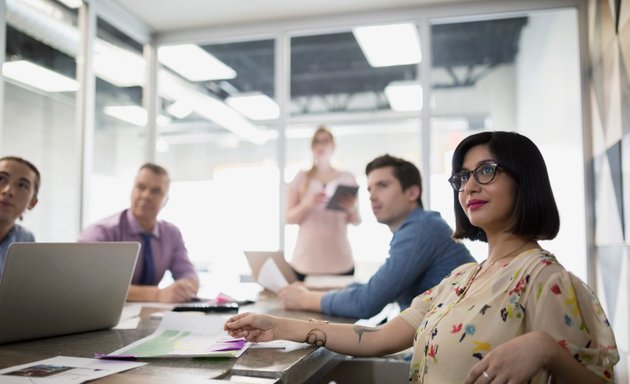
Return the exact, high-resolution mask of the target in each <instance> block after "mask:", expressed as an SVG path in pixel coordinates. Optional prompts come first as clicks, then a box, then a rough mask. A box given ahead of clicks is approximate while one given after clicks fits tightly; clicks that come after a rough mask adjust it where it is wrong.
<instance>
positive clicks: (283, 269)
mask: <svg viewBox="0 0 630 384" xmlns="http://www.w3.org/2000/svg"><path fill="white" fill-rule="evenodd" d="M243 253H245V258H247V262H248V263H249V266H250V268H251V270H252V276H253V277H254V280H256V281H257V282H258V283H260V284H262V285H263V286H265V285H267V284H265V283H264V282H261V279H260V272H261V270H262V268H263V266H264V265H265V262H267V260H269V259H271V260H272V261H273V262H274V263H275V264H276V266H277V267H278V269H279V270H280V273H281V274H282V276H284V278H285V279H286V281H287V283H289V284H291V283H292V282H294V281H296V280H297V276H296V275H295V272H293V269H292V268H291V266H290V265H289V263H288V262H287V261H286V260H285V258H284V253H283V252H282V251H244V252H243ZM265 288H268V289H269V287H267V286H265ZM272 290H273V289H272Z"/></svg>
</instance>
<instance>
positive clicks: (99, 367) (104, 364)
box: [0, 356, 147, 384]
mask: <svg viewBox="0 0 630 384" xmlns="http://www.w3.org/2000/svg"><path fill="white" fill-rule="evenodd" d="M146 364H147V363H136V362H130V361H104V360H98V359H85V358H80V357H67V356H57V357H53V358H50V359H46V360H40V361H35V362H33V363H29V364H22V365H18V366H15V367H10V368H6V369H3V370H0V382H1V383H3V384H14V383H15V384H21V383H34V382H36V383H44V384H78V383H84V382H86V381H90V380H96V379H99V378H101V377H105V376H109V375H113V374H114V373H118V372H122V371H126V370H128V369H132V368H136V367H140V366H142V365H146Z"/></svg>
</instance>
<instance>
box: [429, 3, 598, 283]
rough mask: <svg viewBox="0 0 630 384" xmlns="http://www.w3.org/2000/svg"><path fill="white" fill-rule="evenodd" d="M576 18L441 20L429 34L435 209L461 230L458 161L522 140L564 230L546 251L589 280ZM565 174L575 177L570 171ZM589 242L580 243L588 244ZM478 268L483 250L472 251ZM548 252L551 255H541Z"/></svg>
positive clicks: (477, 246) (527, 15) (552, 13)
mask: <svg viewBox="0 0 630 384" xmlns="http://www.w3.org/2000/svg"><path fill="white" fill-rule="evenodd" d="M577 22H578V19H577V12H576V10H575V9H557V10H549V11H537V12H523V13H520V14H514V13H511V14H508V15H501V14H491V15H487V16H476V17H474V18H472V17H470V18H468V20H467V19H466V18H465V17H463V18H461V17H460V18H457V20H455V21H451V20H449V19H435V20H433V21H432V25H431V47H432V65H431V76H430V81H431V89H432V98H431V132H432V133H431V138H432V141H431V161H430V163H431V184H430V185H431V196H432V201H431V207H432V209H435V210H438V211H440V212H442V215H443V216H444V217H445V218H446V219H447V220H448V221H449V223H451V225H452V226H453V225H454V214H453V193H452V190H451V187H450V185H449V184H448V183H447V182H445V180H446V179H447V178H448V177H449V176H450V169H451V163H450V161H451V155H452V152H453V150H454V149H455V147H456V146H457V144H458V143H459V142H460V141H461V139H462V138H464V137H466V136H468V135H470V134H472V133H475V132H480V131H486V130H506V131H517V132H519V133H522V134H524V135H526V136H528V137H529V138H531V139H532V140H533V141H534V142H535V143H536V144H537V145H538V146H539V148H540V149H541V151H542V153H543V156H544V157H545V161H546V162H547V167H548V171H549V174H550V178H551V182H552V187H553V190H554V193H555V194H556V199H557V203H558V206H559V210H560V219H561V222H562V225H561V228H560V233H559V235H558V237H557V238H556V239H555V240H553V241H552V242H551V243H550V244H549V250H550V251H552V252H554V253H556V254H557V255H558V258H559V259H560V261H561V262H562V263H563V264H564V265H565V266H566V267H567V268H568V269H569V270H571V271H572V272H574V273H575V274H577V275H578V276H580V277H581V278H583V279H584V280H586V278H587V276H586V241H576V238H575V234H577V233H580V234H583V233H585V231H586V224H585V217H584V215H583V214H582V212H581V211H580V214H576V210H580V209H581V208H576V207H583V206H584V204H585V197H584V189H583V188H576V185H577V186H581V185H584V170H583V169H582V167H581V166H578V165H579V164H582V159H583V150H582V135H581V127H582V121H581V118H580V116H581V114H580V111H581V108H582V107H581V96H580V94H581V91H580V73H579V72H580V65H579V48H578V47H579V44H578V25H577ZM567 164H574V165H575V167H569V168H567ZM581 238H582V237H581ZM467 246H468V247H469V248H470V249H471V251H472V252H473V253H474V256H475V257H477V258H478V259H480V260H481V259H484V258H485V251H486V247H485V244H483V243H479V242H472V243H471V242H467ZM543 246H545V245H543Z"/></svg>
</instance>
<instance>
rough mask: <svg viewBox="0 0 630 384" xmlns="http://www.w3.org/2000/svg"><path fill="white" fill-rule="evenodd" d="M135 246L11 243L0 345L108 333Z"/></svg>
mask: <svg viewBox="0 0 630 384" xmlns="http://www.w3.org/2000/svg"><path fill="white" fill-rule="evenodd" d="M139 250H140V243H137V242H118V243H14V244H11V245H10V246H9V250H8V253H7V258H6V262H5V265H4V271H3V273H2V279H1V280H0V314H1V315H0V344H2V343H9V342H14V341H22V340H29V339H36V338H42V337H49V336H58V335H66V334H71V333H78V332H85V331H93V330H99V329H106V328H111V327H112V326H114V325H116V324H117V323H118V321H119V319H120V314H121V312H122V309H123V306H124V303H125V300H126V297H127V290H128V289H129V284H130V282H131V277H132V274H133V270H134V267H135V265H136V259H137V257H138V252H139Z"/></svg>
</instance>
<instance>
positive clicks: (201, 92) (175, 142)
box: [156, 39, 280, 286]
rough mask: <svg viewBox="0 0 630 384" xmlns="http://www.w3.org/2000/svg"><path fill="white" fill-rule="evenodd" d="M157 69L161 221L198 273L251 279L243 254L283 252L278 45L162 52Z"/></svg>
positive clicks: (174, 47) (183, 48)
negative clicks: (166, 187) (163, 182)
mask: <svg viewBox="0 0 630 384" xmlns="http://www.w3.org/2000/svg"><path fill="white" fill-rule="evenodd" d="M158 60H159V62H160V70H159V76H158V79H159V84H158V94H159V100H160V107H161V114H160V118H163V119H164V123H162V124H160V123H159V121H158V129H157V131H158V135H157V143H156V151H157V152H156V153H157V156H156V159H157V161H158V162H159V163H161V164H163V165H164V166H166V167H167V168H168V169H169V171H170V172H171V176H172V179H173V180H172V183H171V190H170V198H169V202H168V204H167V205H166V207H165V208H164V210H163V215H162V216H163V217H164V218H165V219H167V220H169V221H172V222H174V223H176V224H177V225H178V226H179V227H180V229H181V230H182V233H183V234H184V240H185V241H186V245H187V248H188V251H189V255H190V257H191V259H192V260H193V262H195V264H196V265H197V266H198V267H199V268H200V269H201V270H204V271H206V270H207V271H209V272H212V275H213V278H219V277H227V278H228V280H230V278H231V277H237V276H238V274H239V273H246V272H247V271H248V268H247V264H246V262H245V258H244V256H243V251H244V250H276V249H278V248H279V243H278V239H279V235H278V228H279V223H278V210H279V205H278V203H279V199H278V193H279V175H280V173H279V171H278V164H277V159H276V151H277V142H278V123H277V120H278V117H279V113H280V111H279V107H278V105H277V103H276V102H275V101H274V98H275V89H274V88H275V78H274V68H275V66H274V61H275V41H274V40H273V39H260V40H249V41H232V42H220V43H212V44H192V43H185V44H176V45H163V46H161V47H160V48H159V50H158ZM227 283H229V281H228V282H227ZM224 286H225V285H224Z"/></svg>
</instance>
